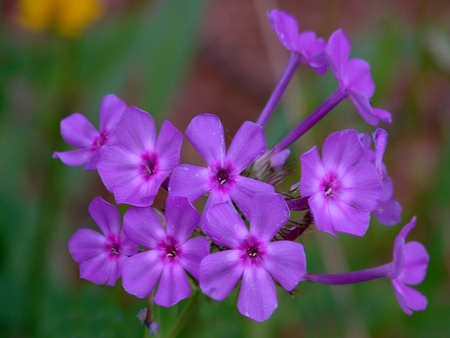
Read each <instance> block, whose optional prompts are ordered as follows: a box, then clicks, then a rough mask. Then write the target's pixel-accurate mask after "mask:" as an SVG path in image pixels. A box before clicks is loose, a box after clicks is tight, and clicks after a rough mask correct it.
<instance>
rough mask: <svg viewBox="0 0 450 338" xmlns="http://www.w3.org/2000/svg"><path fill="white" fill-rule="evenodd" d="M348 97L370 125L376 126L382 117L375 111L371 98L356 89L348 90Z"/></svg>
mask: <svg viewBox="0 0 450 338" xmlns="http://www.w3.org/2000/svg"><path fill="white" fill-rule="evenodd" d="M348 98H349V99H350V101H352V103H353V105H354V106H355V108H356V110H357V111H358V113H359V115H361V117H362V118H363V119H364V120H365V121H366V122H367V123H368V124H370V125H372V126H376V125H377V124H378V123H379V122H380V118H379V117H378V116H377V115H375V114H374V113H373V109H372V106H371V105H370V102H369V98H368V97H367V96H365V95H364V94H362V93H359V92H356V91H348Z"/></svg>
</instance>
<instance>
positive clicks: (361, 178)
mask: <svg viewBox="0 0 450 338" xmlns="http://www.w3.org/2000/svg"><path fill="white" fill-rule="evenodd" d="M364 156H365V150H364V148H363V146H362V144H361V142H360V140H359V137H358V134H357V133H356V131H355V130H352V129H349V130H345V131H340V132H336V133H333V134H331V135H330V136H328V137H327V138H326V140H325V142H324V144H323V149H322V160H321V159H320V157H319V153H318V151H317V148H316V147H313V148H312V149H311V150H310V151H308V152H306V153H305V154H303V155H302V157H301V163H302V177H301V181H300V193H301V195H302V196H310V197H309V200H308V202H309V206H310V208H311V210H312V213H313V216H314V220H315V222H316V225H317V228H318V229H319V230H322V231H326V232H329V233H331V234H333V235H334V231H339V232H344V233H349V234H353V235H357V236H362V235H364V234H365V232H366V230H367V228H368V226H369V221H370V212H371V211H373V210H374V208H375V206H376V203H377V200H378V199H379V197H380V196H381V190H382V188H381V182H380V178H379V177H378V174H377V172H376V170H375V167H374V166H373V164H371V163H369V162H368V161H364V160H363V157H364Z"/></svg>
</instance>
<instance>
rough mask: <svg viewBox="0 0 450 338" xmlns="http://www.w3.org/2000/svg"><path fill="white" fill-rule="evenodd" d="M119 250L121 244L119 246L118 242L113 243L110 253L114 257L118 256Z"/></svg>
mask: <svg viewBox="0 0 450 338" xmlns="http://www.w3.org/2000/svg"><path fill="white" fill-rule="evenodd" d="M119 249H120V247H119V244H117V243H116V242H113V243H111V249H110V251H111V253H112V254H113V255H118V254H119Z"/></svg>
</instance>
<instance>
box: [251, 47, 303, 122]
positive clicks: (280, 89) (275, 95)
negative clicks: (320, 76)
mask: <svg viewBox="0 0 450 338" xmlns="http://www.w3.org/2000/svg"><path fill="white" fill-rule="evenodd" d="M301 58H302V56H301V55H300V54H299V53H295V52H292V53H291V56H290V57H289V60H288V63H287V64H286V67H285V68H284V70H283V73H282V74H281V77H280V79H279V80H278V83H277V85H276V86H275V89H274V90H273V92H272V95H271V96H270V98H269V101H267V104H266V106H265V107H264V109H263V111H262V112H261V115H260V116H259V118H258V121H256V123H257V124H259V125H261V126H264V125H265V124H266V123H267V121H268V120H269V118H270V116H271V115H272V113H273V111H274V110H275V107H276V106H277V104H278V102H279V101H280V99H281V96H282V95H283V93H284V91H285V90H286V87H287V85H288V84H289V81H291V79H292V76H294V73H295V70H296V69H297V67H298V65H299V63H300V60H301Z"/></svg>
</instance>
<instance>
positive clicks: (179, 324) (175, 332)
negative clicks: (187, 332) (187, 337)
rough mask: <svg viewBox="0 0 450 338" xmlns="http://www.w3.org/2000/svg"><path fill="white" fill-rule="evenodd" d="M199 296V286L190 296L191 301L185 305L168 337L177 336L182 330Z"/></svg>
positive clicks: (173, 337)
mask: <svg viewBox="0 0 450 338" xmlns="http://www.w3.org/2000/svg"><path fill="white" fill-rule="evenodd" d="M199 296H200V289H198V288H196V289H194V292H193V294H192V295H191V297H189V302H188V303H187V304H186V306H185V307H184V309H183V312H181V315H180V316H179V317H178V320H177V322H176V323H175V325H174V326H173V328H172V331H171V332H170V334H169V335H168V336H167V337H168V338H175V337H176V336H177V335H178V333H179V332H180V330H181V329H182V327H183V326H184V324H185V323H186V321H187V320H188V319H189V317H190V315H191V314H192V311H193V310H194V309H195V307H196V306H197V304H198V297H199Z"/></svg>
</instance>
